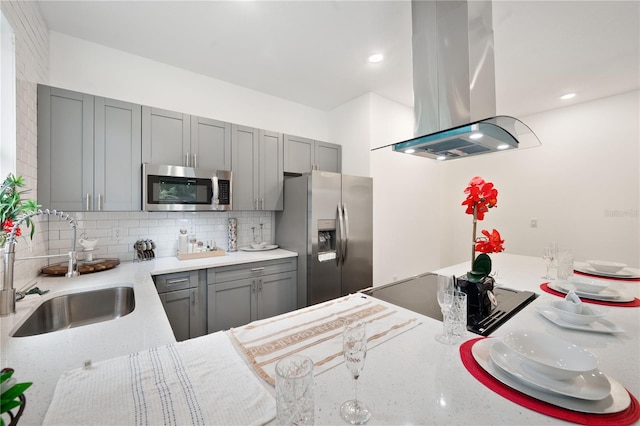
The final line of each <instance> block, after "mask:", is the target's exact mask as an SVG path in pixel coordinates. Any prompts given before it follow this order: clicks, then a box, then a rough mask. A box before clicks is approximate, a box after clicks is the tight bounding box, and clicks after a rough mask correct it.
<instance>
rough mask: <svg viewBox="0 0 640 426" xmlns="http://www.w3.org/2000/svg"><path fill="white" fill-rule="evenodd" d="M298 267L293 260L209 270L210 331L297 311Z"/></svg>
mask: <svg viewBox="0 0 640 426" xmlns="http://www.w3.org/2000/svg"><path fill="white" fill-rule="evenodd" d="M296 265H297V262H296V258H295V257H293V258H286V259H277V260H271V261H264V262H254V263H247V264H242V265H232V266H224V267H219V268H211V269H209V270H208V271H207V284H208V289H207V293H208V294H207V297H208V307H209V310H208V332H209V333H213V332H216V331H219V330H228V329H229V328H232V327H239V326H241V325H245V324H248V323H250V322H251V321H255V320H259V319H263V318H268V317H272V316H275V315H280V314H283V313H286V312H290V311H293V310H295V309H296V282H297V278H296Z"/></svg>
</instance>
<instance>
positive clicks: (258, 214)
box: [48, 211, 274, 263]
mask: <svg viewBox="0 0 640 426" xmlns="http://www.w3.org/2000/svg"><path fill="white" fill-rule="evenodd" d="M65 213H67V212H65ZM68 213H69V214H70V215H71V216H72V217H74V218H75V219H76V220H77V222H78V225H77V226H78V227H77V231H76V239H77V240H79V239H80V238H85V239H90V240H93V239H96V238H97V239H98V243H97V245H96V249H95V250H94V251H93V257H94V258H109V259H112V258H118V259H120V261H123V262H126V261H132V260H133V259H134V254H135V253H134V249H133V245H134V244H135V242H136V241H138V240H144V239H150V240H153V241H154V242H155V243H156V249H155V254H156V257H168V256H175V255H176V250H177V248H178V234H179V230H180V228H182V227H184V228H186V229H187V233H188V234H189V235H195V236H196V238H197V239H198V240H200V241H203V242H204V243H205V244H206V243H208V242H209V241H211V242H213V243H215V244H216V245H217V246H218V247H220V248H222V249H224V250H228V236H227V234H228V219H229V218H232V217H234V218H237V220H238V231H237V232H238V247H243V246H246V245H249V244H250V243H251V242H252V241H253V239H254V236H253V235H254V234H253V232H254V231H253V230H252V227H255V236H256V239H260V224H262V225H263V226H262V239H263V240H264V241H265V242H267V243H273V242H274V241H273V238H274V235H273V229H274V214H273V212H271V211H255V212H254V211H231V212H68ZM48 228H49V253H50V254H56V253H61V254H62V253H66V252H68V251H69V249H70V248H71V239H72V235H73V231H72V230H71V228H70V227H69V225H68V223H66V222H65V221H61V220H58V219H56V218H52V219H51V220H50V221H49V227H48ZM76 244H77V250H78V253H79V258H80V259H83V258H84V254H83V253H82V247H81V246H80V244H79V243H76ZM57 262H60V260H57V261H56V260H52V262H51V263H57Z"/></svg>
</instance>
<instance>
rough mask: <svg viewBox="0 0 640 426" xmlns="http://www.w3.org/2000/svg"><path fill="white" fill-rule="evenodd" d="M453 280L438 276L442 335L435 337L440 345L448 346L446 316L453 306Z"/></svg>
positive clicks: (448, 337) (448, 336)
mask: <svg viewBox="0 0 640 426" xmlns="http://www.w3.org/2000/svg"><path fill="white" fill-rule="evenodd" d="M453 285H454V278H453V277H451V276H446V275H438V296H437V297H438V305H440V310H441V311H442V334H438V335H436V340H437V341H438V342H440V343H445V344H449V343H450V337H451V336H450V334H449V329H448V328H447V316H448V315H449V310H450V309H451V305H452V304H453V290H454V287H453Z"/></svg>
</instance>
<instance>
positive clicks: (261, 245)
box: [251, 243, 267, 249]
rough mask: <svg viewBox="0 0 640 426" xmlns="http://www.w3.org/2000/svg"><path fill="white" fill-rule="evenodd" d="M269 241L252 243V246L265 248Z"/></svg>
mask: <svg viewBox="0 0 640 426" xmlns="http://www.w3.org/2000/svg"><path fill="white" fill-rule="evenodd" d="M266 245H267V243H251V248H254V249H263V248H264V247H265V246H266Z"/></svg>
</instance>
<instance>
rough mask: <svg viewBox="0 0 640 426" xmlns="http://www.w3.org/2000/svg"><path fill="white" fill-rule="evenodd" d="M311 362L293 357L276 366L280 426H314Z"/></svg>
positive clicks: (277, 407)
mask: <svg viewBox="0 0 640 426" xmlns="http://www.w3.org/2000/svg"><path fill="white" fill-rule="evenodd" d="M313 418H314V400H313V361H311V359H310V358H308V357H306V356H301V355H293V356H290V357H287V358H284V359H282V360H280V361H278V363H277V364H276V420H277V423H278V424H279V425H313Z"/></svg>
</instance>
